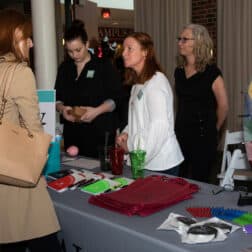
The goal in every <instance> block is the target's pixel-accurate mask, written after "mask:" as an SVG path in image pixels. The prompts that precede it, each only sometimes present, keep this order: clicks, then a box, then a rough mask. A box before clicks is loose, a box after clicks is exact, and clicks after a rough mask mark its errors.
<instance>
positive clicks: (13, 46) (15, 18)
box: [0, 9, 32, 62]
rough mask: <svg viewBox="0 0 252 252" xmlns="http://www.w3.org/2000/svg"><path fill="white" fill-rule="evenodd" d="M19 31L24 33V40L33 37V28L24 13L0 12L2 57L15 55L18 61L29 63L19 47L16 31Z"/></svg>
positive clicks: (0, 49)
mask: <svg viewBox="0 0 252 252" xmlns="http://www.w3.org/2000/svg"><path fill="white" fill-rule="evenodd" d="M17 28H18V29H19V30H20V31H21V32H22V35H23V37H22V39H27V38H29V37H31V34H32V26H31V22H30V20H29V19H27V18H26V17H25V16H24V15H23V14H22V13H20V12H18V11H16V10H12V9H4V10H1V11H0V56H3V55H5V54H7V53H13V54H14V55H15V57H16V60H17V61H19V62H21V61H28V60H29V59H26V58H24V56H23V55H22V52H21V51H20V49H19V47H18V46H17V45H18V42H19V41H17V39H16V36H15V31H16V29H17Z"/></svg>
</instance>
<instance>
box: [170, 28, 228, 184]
mask: <svg viewBox="0 0 252 252" xmlns="http://www.w3.org/2000/svg"><path fill="white" fill-rule="evenodd" d="M212 56H213V42H212V39H211V38H210V36H209V33H208V31H207V29H206V28H205V27H204V26H202V25H198V24H189V25H187V26H185V27H184V29H183V30H182V31H181V33H180V35H179V37H178V62H177V68H176V70H175V90H176V94H177V101H178V102H177V104H178V107H177V116H176V123H175V131H176V135H177V138H178V141H179V143H180V146H181V148H182V152H183V155H184V157H185V160H184V162H183V164H182V165H181V168H180V172H181V173H180V175H181V176H183V177H190V178H193V179H195V180H199V181H204V182H208V181H209V176H210V173H211V167H212V164H213V162H214V161H215V157H216V150H217V135H218V131H219V130H220V128H221V127H222V125H223V122H224V120H225V119H226V116H227V111H228V99H227V94H226V90H225V86H224V81H223V78H222V73H221V71H220V69H219V68H218V67H217V66H216V65H215V64H213V63H212Z"/></svg>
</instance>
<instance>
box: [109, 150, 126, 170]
mask: <svg viewBox="0 0 252 252" xmlns="http://www.w3.org/2000/svg"><path fill="white" fill-rule="evenodd" d="M109 156H110V165H111V170H112V174H114V175H121V174H122V173H123V160H124V149H122V148H121V147H113V148H111V149H110V155H109Z"/></svg>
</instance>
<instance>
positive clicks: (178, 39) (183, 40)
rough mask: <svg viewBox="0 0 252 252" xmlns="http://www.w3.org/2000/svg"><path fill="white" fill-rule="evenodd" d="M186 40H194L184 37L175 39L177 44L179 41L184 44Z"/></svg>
mask: <svg viewBox="0 0 252 252" xmlns="http://www.w3.org/2000/svg"><path fill="white" fill-rule="evenodd" d="M188 40H194V38H185V37H182V38H181V37H178V38H177V41H178V42H180V41H181V42H182V43H183V44H185V43H186V42H187V41H188Z"/></svg>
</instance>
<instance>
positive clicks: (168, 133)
mask: <svg viewBox="0 0 252 252" xmlns="http://www.w3.org/2000/svg"><path fill="white" fill-rule="evenodd" d="M123 47H124V49H123V54H122V55H123V59H124V65H125V67H126V71H125V81H126V84H128V85H133V86H132V90H131V97H130V101H129V114H128V125H127V126H126V127H125V129H124V130H123V132H122V134H120V135H119V136H118V137H117V144H118V145H119V146H121V147H123V148H124V150H125V151H126V152H129V151H132V150H135V149H137V148H139V144H140V148H141V149H144V150H145V151H146V164H145V169H147V170H152V171H164V172H166V173H169V174H173V175H178V165H179V164H180V163H181V162H182V161H183V155H182V153H181V150H180V147H179V144H178V142H177V139H176V136H175V133H174V115H173V94H172V90H171V87H170V84H169V81H168V79H167V78H166V76H165V74H164V73H163V72H162V70H161V67H160V65H159V63H158V61H157V59H156V56H155V51H154V47H153V42H152V39H151V37H150V36H149V35H148V34H146V33H142V32H135V33H133V34H130V35H129V36H127V37H126V38H125V40H124V43H123Z"/></svg>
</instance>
